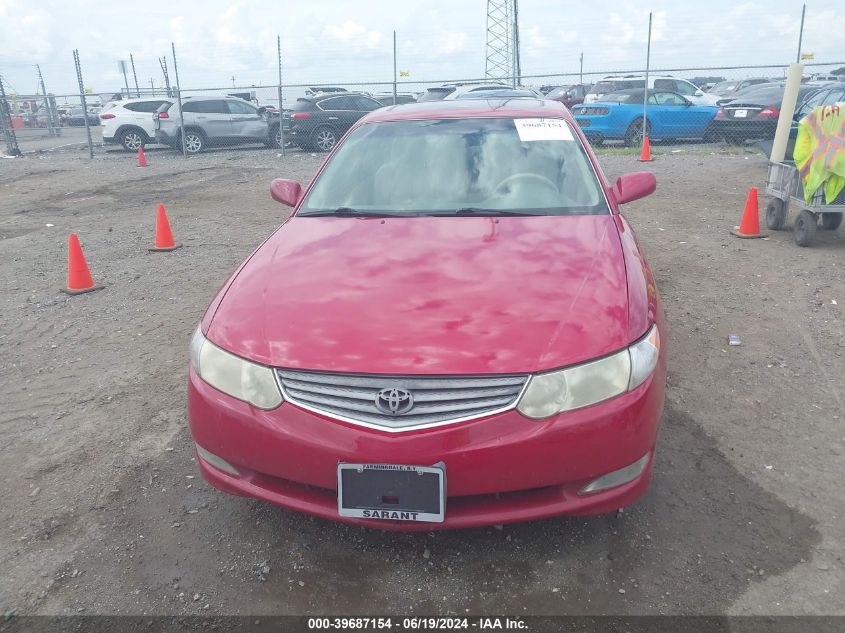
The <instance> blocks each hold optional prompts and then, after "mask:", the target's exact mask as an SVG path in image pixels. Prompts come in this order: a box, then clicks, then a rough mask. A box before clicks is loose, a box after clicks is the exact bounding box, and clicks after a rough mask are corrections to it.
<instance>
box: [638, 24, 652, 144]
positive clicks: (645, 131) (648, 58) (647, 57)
mask: <svg viewBox="0 0 845 633" xmlns="http://www.w3.org/2000/svg"><path fill="white" fill-rule="evenodd" d="M650 64H651V12H649V14H648V44H647V45H646V53H645V91H644V92H643V126H642V128H643V129H642V132H643V134H642V138H641V139H640V142H641V143H645V138H646V136H648V70H649V66H650Z"/></svg>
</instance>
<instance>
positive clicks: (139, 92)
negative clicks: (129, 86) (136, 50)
mask: <svg viewBox="0 0 845 633" xmlns="http://www.w3.org/2000/svg"><path fill="white" fill-rule="evenodd" d="M129 63H130V64H132V77H133V78H134V79H135V94H136V95H137V97H138V98H139V99H140V98H141V89H140V88H139V87H138V73H136V72H135V58H134V57H132V53H129Z"/></svg>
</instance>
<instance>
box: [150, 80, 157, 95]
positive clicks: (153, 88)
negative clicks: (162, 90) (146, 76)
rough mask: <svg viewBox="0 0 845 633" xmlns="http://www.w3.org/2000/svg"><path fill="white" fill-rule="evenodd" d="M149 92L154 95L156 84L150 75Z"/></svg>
mask: <svg viewBox="0 0 845 633" xmlns="http://www.w3.org/2000/svg"><path fill="white" fill-rule="evenodd" d="M150 94H151V95H152V96H154V97H155V96H156V85H155V82H154V81H153V78H152V77H150Z"/></svg>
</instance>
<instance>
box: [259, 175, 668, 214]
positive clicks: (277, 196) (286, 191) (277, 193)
mask: <svg viewBox="0 0 845 633" xmlns="http://www.w3.org/2000/svg"><path fill="white" fill-rule="evenodd" d="M652 178H653V176H652ZM270 197H271V198H273V200H275V201H276V202H281V203H282V204H284V205H287V206H289V207H295V206H296V204H297V203H298V202H299V199H300V198H302V185H300V184H299V183H298V182H296V181H295V180H287V179H285V178H276V179H275V180H274V181H273V182H271V183H270Z"/></svg>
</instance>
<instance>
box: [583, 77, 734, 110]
mask: <svg viewBox="0 0 845 633" xmlns="http://www.w3.org/2000/svg"><path fill="white" fill-rule="evenodd" d="M644 86H645V77H644V76H642V75H625V76H624V77H605V78H604V79H601V80H599V81H597V82H596V83H595V84H594V85H593V87H592V88H590V91H589V92H588V93H587V94H586V96H585V97H584V103H595V102H596V101H601V98H602V97H603V96H604V95H606V94H610V93H612V92H618V91H620V90H628V89H629V88H643V87H644ZM648 87H649V90H663V91H666V92H676V93H678V94H679V95H683V96H684V97H686V98H687V99H688V100H690V101H692V102H693V103H694V104H696V105H716V101H718V99H719V97H718V96H716V95H712V94H708V93H706V92H704V91H703V90H701V89H699V88H698V87H697V86H696V85H695V84H693V83H691V82H689V81H687V80H686V79H678V78H677V77H672V76H661V75H656V76H655V75H651V76H649V78H648Z"/></svg>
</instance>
